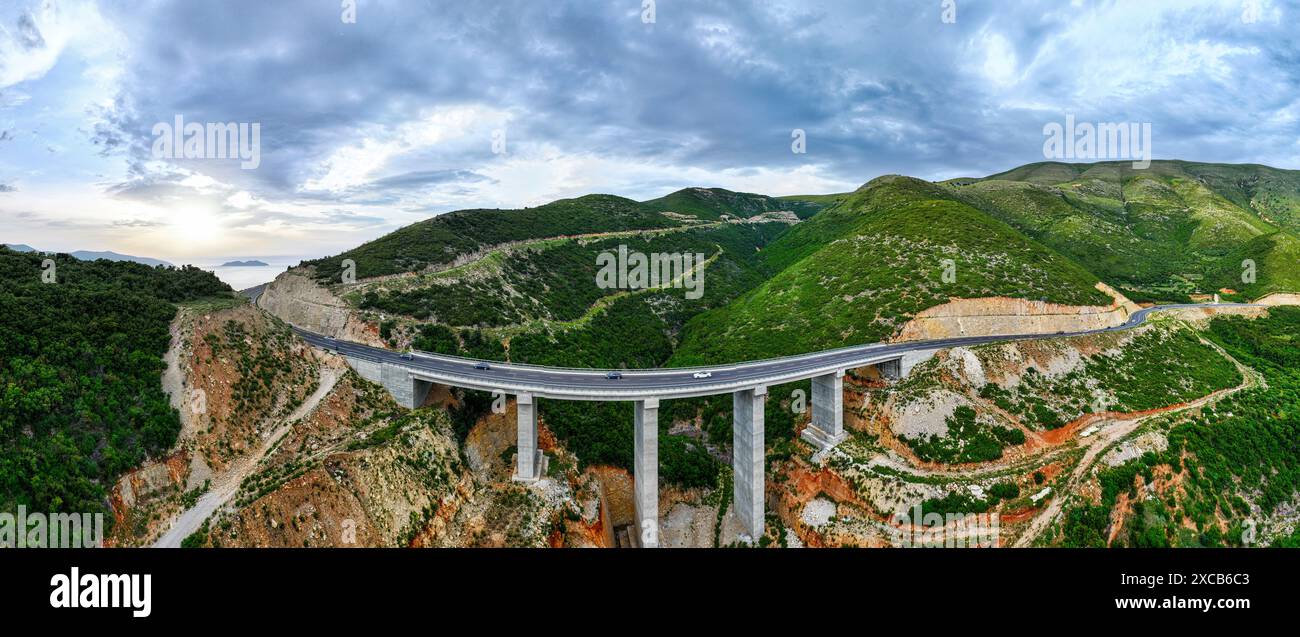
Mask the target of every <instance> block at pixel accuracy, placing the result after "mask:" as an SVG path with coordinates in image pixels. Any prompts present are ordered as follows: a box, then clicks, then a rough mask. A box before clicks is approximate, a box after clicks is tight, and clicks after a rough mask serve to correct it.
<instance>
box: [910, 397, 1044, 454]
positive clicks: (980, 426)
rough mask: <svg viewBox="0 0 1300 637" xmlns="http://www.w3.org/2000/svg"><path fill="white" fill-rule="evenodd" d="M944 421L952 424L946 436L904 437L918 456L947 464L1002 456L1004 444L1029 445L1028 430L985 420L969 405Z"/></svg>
mask: <svg viewBox="0 0 1300 637" xmlns="http://www.w3.org/2000/svg"><path fill="white" fill-rule="evenodd" d="M944 424H945V425H946V426H947V427H948V433H947V434H946V435H944V436H926V437H916V438H913V437H907V436H903V437H902V441H903V442H904V443H906V444H907V446H908V447H911V449H912V451H914V452H916V456H917V457H918V458H920V459H922V460H925V461H927V462H942V463H945V464H960V463H966V462H989V461H991V460H997V459H998V458H1001V457H1002V449H1003V447H1005V446H1008V445H1023V444H1025V432H1023V431H1020V430H1019V429H1011V428H1009V427H1002V426H999V425H995V424H989V423H987V422H984V421H982V420H980V419H979V418H977V416H976V414H975V410H974V409H972V408H970V407H967V406H965V405H962V406H961V407H958V408H957V409H956V410H954V411H953V414H952V415H951V416H949V417H948V418H947V419H946V420H945V421H944Z"/></svg>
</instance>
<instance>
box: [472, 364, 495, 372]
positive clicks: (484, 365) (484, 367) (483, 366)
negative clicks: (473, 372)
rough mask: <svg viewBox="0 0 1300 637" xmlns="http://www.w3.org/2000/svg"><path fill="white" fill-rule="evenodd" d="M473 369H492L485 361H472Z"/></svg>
mask: <svg viewBox="0 0 1300 637" xmlns="http://www.w3.org/2000/svg"><path fill="white" fill-rule="evenodd" d="M474 369H481V370H483V371H487V370H489V369H492V366H491V365H488V364H487V363H474Z"/></svg>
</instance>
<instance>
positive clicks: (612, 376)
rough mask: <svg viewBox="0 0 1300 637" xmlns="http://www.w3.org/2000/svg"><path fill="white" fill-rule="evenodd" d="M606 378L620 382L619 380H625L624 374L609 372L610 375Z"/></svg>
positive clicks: (606, 375)
mask: <svg viewBox="0 0 1300 637" xmlns="http://www.w3.org/2000/svg"><path fill="white" fill-rule="evenodd" d="M605 378H608V379H609V380H619V379H621V378H623V373H622V372H609V373H608V374H605Z"/></svg>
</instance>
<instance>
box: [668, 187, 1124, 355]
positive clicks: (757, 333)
mask: <svg viewBox="0 0 1300 637" xmlns="http://www.w3.org/2000/svg"><path fill="white" fill-rule="evenodd" d="M765 252H766V254H765V259H766V261H767V263H768V265H769V266H770V267H771V268H773V269H774V270H777V271H778V274H776V275H775V276H774V277H773V278H771V279H770V280H768V281H766V282H765V283H763V284H762V285H760V286H759V287H758V288H756V289H755V290H753V291H752V292H750V293H748V294H746V295H744V296H742V297H740V298H739V299H737V300H736V301H734V302H733V303H731V304H729V305H727V306H726V307H723V308H720V309H718V310H714V311H711V312H707V313H705V314H702V315H700V316H697V317H696V318H694V319H693V320H692V321H691V322H690V323H689V324H688V325H687V327H686V330H685V333H684V336H683V339H682V345H681V347H680V348H679V349H678V350H677V352H676V353H675V354H674V356H673V359H672V361H671V363H672V364H673V365H691V364H711V363H722V362H726V361H733V360H747V359H755V358H764V357H771V356H782V355H789V354H798V353H802V352H809V351H816V350H821V349H828V348H831V347H842V346H848V345H857V344H862V343H870V342H875V341H880V340H883V339H885V338H888V337H889V336H891V335H892V334H893V333H894V331H895V330H896V329H897V328H898V327H900V326H901V325H902V324H903V323H904V322H906V320H907V319H908V318H910V317H911V316H914V315H915V314H916V313H918V312H920V311H921V310H924V309H926V308H929V307H932V306H935V305H941V304H943V303H945V302H947V301H949V300H951V299H954V298H976V297H987V296H1010V297H1017V298H1029V299H1041V300H1046V301H1051V302H1056V303H1065V304H1070V305H1102V304H1106V303H1108V302H1109V301H1110V298H1109V297H1108V296H1107V295H1105V294H1103V293H1101V292H1099V291H1097V290H1096V289H1095V288H1094V286H1095V285H1096V283H1097V282H1098V279H1097V277H1096V276H1094V275H1093V274H1091V273H1089V272H1088V271H1087V270H1085V269H1084V268H1081V267H1079V266H1078V265H1077V264H1075V263H1073V262H1072V261H1070V260H1069V259H1067V258H1065V257H1063V256H1062V255H1060V254H1059V253H1057V252H1055V251H1053V250H1052V249H1050V248H1048V247H1046V246H1044V245H1042V244H1040V243H1038V242H1037V241H1034V240H1033V239H1030V238H1029V237H1026V236H1025V235H1023V234H1022V233H1020V232H1019V231H1017V230H1015V229H1014V228H1012V227H1010V226H1008V225H1007V224H1005V223H1003V222H1001V221H998V220H996V219H994V218H992V217H991V216H989V215H987V214H985V213H983V212H981V211H979V210H977V209H975V208H973V207H971V206H969V205H967V204H965V203H963V202H962V201H960V200H958V199H957V198H956V197H955V196H954V195H953V194H952V193H951V192H950V191H949V190H948V189H946V188H943V187H941V186H938V185H935V184H932V183H929V182H925V181H920V180H917V179H912V178H909V177H897V176H891V177H882V178H879V179H876V180H874V181H872V182H871V183H869V184H867V185H866V186H863V187H862V188H861V189H859V190H858V191H857V192H855V193H853V194H852V195H850V196H848V197H847V198H845V199H844V200H843V201H841V202H840V203H839V204H837V205H835V206H832V207H831V208H829V209H827V210H825V211H823V212H822V213H820V214H818V215H817V216H816V217H814V218H813V219H811V220H810V221H808V222H806V223H803V224H800V225H798V226H796V227H794V228H793V229H791V230H790V231H789V232H788V233H787V234H785V235H784V236H782V237H781V238H779V239H777V240H776V241H775V242H773V244H772V246H771V247H769V248H768V249H767V250H766V251H765ZM945 268H951V272H952V273H953V275H954V276H953V278H952V279H951V280H950V281H945V277H944V273H945Z"/></svg>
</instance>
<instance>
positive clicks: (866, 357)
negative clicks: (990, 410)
mask: <svg viewBox="0 0 1300 637" xmlns="http://www.w3.org/2000/svg"><path fill="white" fill-rule="evenodd" d="M1188 307H1256V306H1253V305H1250V304H1242V303H1219V304H1211V303H1199V304H1182V305H1161V306H1155V307H1151V308H1144V309H1142V310H1139V311H1137V312H1134V313H1133V314H1132V315H1131V316H1129V319H1128V321H1127V322H1125V323H1124V324H1122V325H1118V326H1115V327H1110V328H1105V329H1099V330H1088V331H1083V332H1061V333H1053V334H1019V335H1003V336H969V337H960V338H947V339H939V340H929V341H909V342H906V343H891V344H884V343H876V344H871V345H860V346H855V347H847V348H842V349H834V350H827V351H823V352H815V353H811V354H803V355H798V356H788V357H783V358H773V359H767V360H758V361H749V362H742V363H734V364H730V365H719V366H714V367H694V368H654V369H639V370H618V371H619V372H620V373H622V375H623V377H622V378H621V379H617V380H615V379H609V378H606V373H607V372H608V371H609V370H604V369H566V368H554V367H541V366H534V365H518V364H509V363H499V362H490V367H491V368H490V369H487V370H480V369H475V364H477V363H479V362H480V361H476V360H472V359H466V358H460V357H456V356H444V355H439V354H429V353H423V352H415V353H413V354H412V356H411V359H410V360H406V359H403V358H402V353H401V352H396V351H393V350H388V349H383V348H379V347H371V346H369V345H362V344H360V343H352V342H349V341H340V340H335V339H332V338H330V337H327V336H323V335H320V334H316V333H314V332H308V331H306V330H301V329H298V328H294V331H295V332H296V333H297V334H298V335H299V336H301V337H302V338H303V339H304V340H306V341H307V342H308V343H310V344H311V345H313V346H316V347H321V348H323V349H329V350H334V351H337V352H339V353H340V354H343V355H346V356H350V357H353V358H357V359H361V360H367V361H374V362H378V363H389V364H392V365H397V366H400V367H403V368H406V369H407V370H408V371H409V372H411V373H412V374H413V375H415V376H417V377H420V378H423V379H426V380H432V381H434V382H439V383H444V384H449V385H455V386H458V387H468V388H471V389H484V390H489V391H491V390H500V391H504V392H506V393H521V392H526V393H532V394H535V395H538V396H543V397H550V398H560V399H568V400H636V399H642V398H651V397H654V398H685V397H690V396H707V395H712V394H721V393H727V392H732V391H736V390H737V389H746V388H753V387H759V386H767V385H775V384H779V383H786V382H792V381H795V380H803V379H807V378H811V377H813V376H818V375H821V374H827V373H830V372H833V371H836V370H847V369H853V368H857V367H864V366H866V365H871V364H874V363H879V362H884V361H888V360H893V359H898V358H900V357H901V356H902V355H904V354H906V353H909V352H923V351H927V350H935V349H946V348H950V347H958V346H970V345H981V344H984V343H996V342H1007V341H1025V340H1037V339H1044V338H1063V337H1067V336H1083V335H1088V334H1100V333H1104V332H1117V331H1122V330H1128V329H1132V328H1134V327H1137V326H1139V325H1141V324H1142V323H1144V322H1145V321H1146V319H1147V317H1148V316H1149V315H1150V314H1152V313H1153V312H1159V311H1163V310H1171V309H1179V308H1188ZM697 371H705V372H709V373H710V374H711V376H710V377H709V378H705V379H698V378H695V377H694V376H693V374H694V373H695V372H697Z"/></svg>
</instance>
